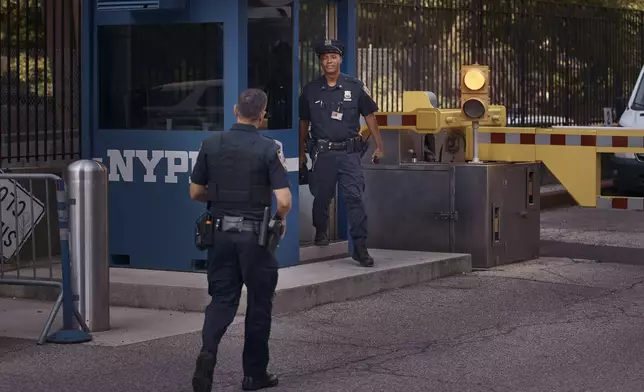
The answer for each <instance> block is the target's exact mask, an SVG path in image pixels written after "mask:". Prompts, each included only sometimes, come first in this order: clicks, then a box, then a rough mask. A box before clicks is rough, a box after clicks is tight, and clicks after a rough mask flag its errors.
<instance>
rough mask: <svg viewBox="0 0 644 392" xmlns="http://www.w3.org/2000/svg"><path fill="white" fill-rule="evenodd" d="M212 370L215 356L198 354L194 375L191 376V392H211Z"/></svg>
mask: <svg viewBox="0 0 644 392" xmlns="http://www.w3.org/2000/svg"><path fill="white" fill-rule="evenodd" d="M214 370H215V356H214V355H213V354H212V353H209V352H202V353H199V356H198V357H197V366H196V368H195V373H194V375H193V376H192V390H193V391H194V392H211V391H212V375H213V373H214Z"/></svg>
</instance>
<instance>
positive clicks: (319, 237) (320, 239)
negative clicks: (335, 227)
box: [315, 230, 329, 246]
mask: <svg viewBox="0 0 644 392" xmlns="http://www.w3.org/2000/svg"><path fill="white" fill-rule="evenodd" d="M315 246H329V237H327V235H326V230H324V231H321V230H316V231H315Z"/></svg>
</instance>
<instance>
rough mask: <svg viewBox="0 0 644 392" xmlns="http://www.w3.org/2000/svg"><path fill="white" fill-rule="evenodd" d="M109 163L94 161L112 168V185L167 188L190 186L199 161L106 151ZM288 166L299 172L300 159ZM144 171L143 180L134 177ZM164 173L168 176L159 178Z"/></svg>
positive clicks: (189, 154) (181, 154)
mask: <svg viewBox="0 0 644 392" xmlns="http://www.w3.org/2000/svg"><path fill="white" fill-rule="evenodd" d="M106 155H107V161H108V162H104V161H103V159H101V158H94V160H96V161H99V162H103V163H104V164H105V165H106V166H107V167H108V168H109V177H108V178H109V181H110V182H155V183H156V182H161V183H166V184H177V183H179V177H180V176H181V175H185V176H182V178H185V180H184V179H182V182H183V181H186V182H190V176H189V175H188V174H190V173H191V172H192V169H193V168H194V165H195V162H196V161H197V155H199V151H176V150H107V152H106ZM286 166H287V168H288V171H289V172H292V171H297V170H298V166H299V164H298V158H287V159H286ZM135 167H137V172H139V170H140V169H143V173H144V174H143V178H135V177H134V168H135ZM158 173H165V174H158Z"/></svg>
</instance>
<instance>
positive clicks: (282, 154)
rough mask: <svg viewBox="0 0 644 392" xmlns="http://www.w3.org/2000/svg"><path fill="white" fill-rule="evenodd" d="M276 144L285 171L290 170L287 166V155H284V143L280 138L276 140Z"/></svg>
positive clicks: (278, 157) (278, 156)
mask: <svg viewBox="0 0 644 392" xmlns="http://www.w3.org/2000/svg"><path fill="white" fill-rule="evenodd" d="M275 144H277V159H278V160H279V161H280V163H281V164H282V167H283V168H284V171H286V172H288V168H287V167H286V157H285V156H284V151H283V150H282V143H281V142H280V141H279V140H275Z"/></svg>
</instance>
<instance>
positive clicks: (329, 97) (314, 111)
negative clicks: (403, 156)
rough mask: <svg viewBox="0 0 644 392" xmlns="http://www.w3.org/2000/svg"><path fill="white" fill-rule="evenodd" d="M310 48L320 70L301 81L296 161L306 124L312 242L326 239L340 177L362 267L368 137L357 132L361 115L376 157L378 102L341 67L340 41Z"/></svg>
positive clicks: (368, 261)
mask: <svg viewBox="0 0 644 392" xmlns="http://www.w3.org/2000/svg"><path fill="white" fill-rule="evenodd" d="M315 51H316V53H317V55H318V57H319V59H320V65H321V68H322V70H323V72H324V74H323V75H322V76H320V77H319V78H318V79H315V80H313V81H311V82H310V83H308V84H307V85H306V86H304V89H303V91H302V95H301V96H300V109H299V116H300V152H299V153H300V167H302V165H304V164H305V163H306V155H305V150H304V147H305V144H306V142H307V140H306V139H307V136H309V135H308V133H309V124H310V125H311V131H310V133H311V134H310V140H309V143H308V145H309V155H310V156H311V160H312V169H311V172H310V173H309V186H310V189H311V194H312V195H313V197H314V200H313V226H314V227H315V230H316V232H315V244H316V245H317V246H327V245H328V244H329V239H328V234H327V231H328V226H329V204H330V203H331V200H332V199H333V197H335V188H336V184H338V183H339V184H340V189H341V190H342V193H343V195H344V198H345V200H346V203H347V210H348V214H349V225H350V235H351V238H352V239H353V259H354V260H356V261H358V262H359V263H360V265H362V266H364V267H372V266H373V264H374V261H373V258H372V257H371V256H370V255H369V252H368V251H367V247H366V240H367V215H366V213H365V208H364V203H363V201H362V195H363V192H364V177H363V174H362V164H361V158H362V154H363V151H364V150H365V149H366V148H367V144H366V143H367V142H366V141H364V140H362V138H361V137H360V134H359V132H360V115H362V116H363V117H364V118H365V122H366V123H367V126H368V127H369V130H370V131H371V134H373V136H374V139H375V141H376V149H375V151H374V152H373V156H372V160H373V161H374V162H375V161H376V160H377V159H379V158H381V157H382V156H383V146H382V139H381V137H380V132H379V129H378V123H377V121H376V116H375V115H374V112H376V111H378V105H377V104H376V103H375V102H374V100H373V99H372V98H371V94H370V93H369V90H368V89H367V88H366V87H365V85H364V83H362V82H361V81H360V80H358V79H357V78H354V77H352V76H349V75H346V74H343V73H340V65H341V64H342V54H343V51H344V46H343V45H342V43H341V42H340V41H337V40H325V41H323V42H321V43H319V44H317V45H316V48H315Z"/></svg>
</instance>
